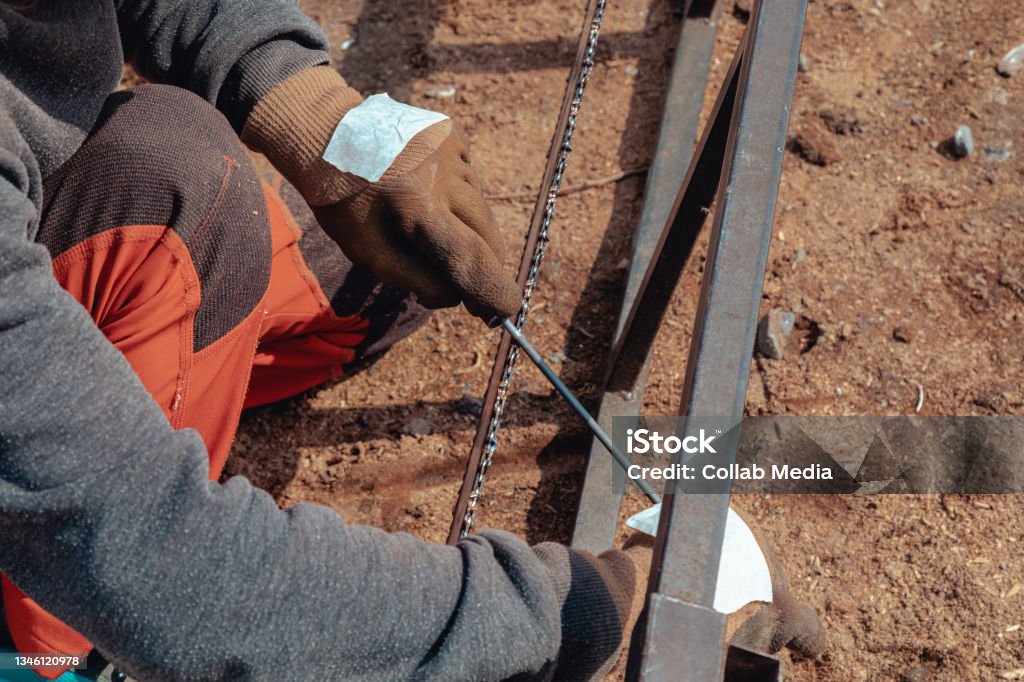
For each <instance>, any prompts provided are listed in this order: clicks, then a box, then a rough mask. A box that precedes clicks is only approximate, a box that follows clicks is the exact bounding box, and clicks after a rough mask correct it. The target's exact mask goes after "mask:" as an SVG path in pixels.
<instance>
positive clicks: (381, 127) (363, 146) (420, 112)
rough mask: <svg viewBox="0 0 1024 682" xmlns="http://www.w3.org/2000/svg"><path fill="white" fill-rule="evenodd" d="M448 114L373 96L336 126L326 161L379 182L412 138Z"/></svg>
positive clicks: (338, 167) (382, 96)
mask: <svg viewBox="0 0 1024 682" xmlns="http://www.w3.org/2000/svg"><path fill="white" fill-rule="evenodd" d="M447 118H448V117H447V116H445V115H444V114H439V113H437V112H434V111H427V110H426V109H420V108H418V107H414V106H410V105H408V104H402V103H401V102H396V101H395V100H393V99H391V98H390V97H388V96H387V94H381V95H372V96H370V97H367V98H366V100H365V101H364V102H363V103H362V104H360V105H359V106H357V107H353V108H352V109H350V110H349V111H348V113H347V114H345V116H344V117H343V118H342V119H341V122H340V123H338V127H337V128H335V129H334V134H333V135H332V136H331V141H330V142H329V143H328V144H327V149H326V151H324V157H323V158H324V161H326V162H327V163H329V164H331V165H332V166H334V167H335V168H337V169H338V170H340V171H342V172H345V173H352V174H353V175H358V176H359V177H361V178H363V179H364V180H369V181H370V182H377V181H378V180H380V178H381V176H382V175H384V173H385V172H386V171H387V169H388V168H390V167H391V164H393V163H394V162H395V159H397V158H398V155H399V154H401V153H402V150H403V149H405V146H406V145H407V144H409V140H411V139H412V138H413V137H415V136H416V134H417V133H419V132H420V131H422V130H424V129H426V128H429V127H430V126H432V125H434V124H435V123H440V122H441V121H444V120H447Z"/></svg>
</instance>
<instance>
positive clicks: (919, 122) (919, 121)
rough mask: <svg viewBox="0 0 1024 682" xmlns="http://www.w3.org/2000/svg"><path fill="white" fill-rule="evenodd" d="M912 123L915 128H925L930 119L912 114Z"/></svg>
mask: <svg viewBox="0 0 1024 682" xmlns="http://www.w3.org/2000/svg"><path fill="white" fill-rule="evenodd" d="M910 125H912V126H914V127H915V128H924V127H925V126H926V125H928V119H926V118H925V117H924V116H911V117H910Z"/></svg>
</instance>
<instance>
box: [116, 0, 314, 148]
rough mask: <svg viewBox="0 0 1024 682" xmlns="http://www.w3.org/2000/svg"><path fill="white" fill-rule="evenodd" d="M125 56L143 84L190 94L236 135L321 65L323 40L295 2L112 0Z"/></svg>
mask: <svg viewBox="0 0 1024 682" xmlns="http://www.w3.org/2000/svg"><path fill="white" fill-rule="evenodd" d="M116 4H117V16H118V26H119V29H120V33H121V42H122V46H123V49H124V53H125V57H126V58H127V59H128V60H129V61H131V62H132V64H133V65H134V66H135V68H136V69H137V70H138V71H139V73H141V74H142V75H143V76H145V77H146V78H148V79H150V80H152V81H155V82H158V83H168V84H170V85H177V86H179V87H182V88H186V89H188V90H192V91H193V92H195V93H197V94H198V95H200V96H202V97H204V98H205V99H206V100H207V101H209V102H210V103H211V104H213V105H215V106H216V107H217V108H218V109H220V110H221V111H222V112H223V113H224V115H225V116H227V118H228V120H229V121H230V122H231V124H232V125H233V126H234V127H235V130H236V131H240V130H241V129H242V126H244V125H245V119H246V118H247V117H248V115H249V111H251V110H252V107H253V106H254V105H255V103H256V102H257V101H259V99H260V98H261V97H263V95H265V94H266V93H267V92H269V91H270V90H271V89H272V88H273V87H274V86H275V85H277V84H278V83H280V82H281V81H283V80H284V79H286V78H287V77H288V76H291V75H292V74H294V73H297V72H298V71H300V70H302V69H304V68H307V67H311V66H317V65H319V64H326V63H327V61H328V55H327V37H326V36H325V35H324V32H323V30H321V28H320V27H319V26H318V25H317V24H316V22H314V21H313V20H311V19H309V18H308V17H306V16H305V15H304V14H303V13H302V12H300V11H299V9H298V8H297V7H296V3H295V2H294V0H117V2H116Z"/></svg>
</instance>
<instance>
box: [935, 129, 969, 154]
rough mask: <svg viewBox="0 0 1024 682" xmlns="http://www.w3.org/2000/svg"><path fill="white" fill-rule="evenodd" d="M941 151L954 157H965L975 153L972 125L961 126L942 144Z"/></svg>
mask: <svg viewBox="0 0 1024 682" xmlns="http://www.w3.org/2000/svg"><path fill="white" fill-rule="evenodd" d="M939 147H940V149H939V151H941V152H943V153H944V154H945V155H946V156H949V157H950V158H952V159H963V158H966V157H968V156H970V155H971V154H973V153H974V133H972V132H971V126H960V127H959V128H957V129H956V132H955V133H954V134H953V137H951V138H949V139H948V140H946V141H945V142H943V143H942V144H941V145H939Z"/></svg>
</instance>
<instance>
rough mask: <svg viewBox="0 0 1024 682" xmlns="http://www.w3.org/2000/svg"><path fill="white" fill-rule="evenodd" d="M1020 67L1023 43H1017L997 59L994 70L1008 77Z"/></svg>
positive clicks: (1023, 55)
mask: <svg viewBox="0 0 1024 682" xmlns="http://www.w3.org/2000/svg"><path fill="white" fill-rule="evenodd" d="M1022 68H1024V45H1018V46H1017V47H1015V48H1013V49H1012V50H1010V51H1009V52H1007V53H1006V54H1005V55H1003V58H1002V59H1000V60H999V63H998V64H996V72H997V73H998V74H999V75H1000V76H1004V77H1006V78H1009V77H1010V76H1012V75H1013V74H1015V73H1017V72H1018V71H1020V70H1021V69H1022Z"/></svg>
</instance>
